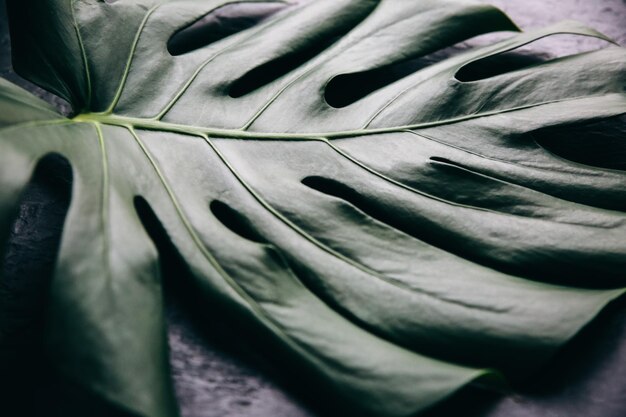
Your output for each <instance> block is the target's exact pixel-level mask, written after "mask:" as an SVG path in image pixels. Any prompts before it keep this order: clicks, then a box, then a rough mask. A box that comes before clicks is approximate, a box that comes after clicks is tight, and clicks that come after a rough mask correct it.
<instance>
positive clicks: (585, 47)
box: [455, 34, 609, 82]
mask: <svg viewBox="0 0 626 417" xmlns="http://www.w3.org/2000/svg"><path fill="white" fill-rule="evenodd" d="M608 44H609V42H607V41H604V40H601V39H597V38H591V37H586V36H581V35H563V34H557V35H552V36H548V37H545V38H541V39H538V40H536V41H533V42H531V43H529V44H527V45H523V46H521V47H519V48H515V49H513V50H511V51H507V52H503V53H500V54H496V55H492V56H489V57H486V58H482V59H478V60H476V61H474V62H471V63H469V64H467V65H464V66H463V67H461V69H459V70H458V71H457V73H456V74H455V78H456V79H457V80H459V81H461V82H473V81H480V80H485V79H488V78H492V77H496V76H498V75H503V74H506V73H510V72H513V71H519V70H522V69H526V68H530V67H533V66H536V65H541V64H544V63H546V62H548V61H553V60H556V59H559V58H565V57H567V56H573V55H576V54H581V53H584V52H590V51H594V50H598V49H601V48H602V47H605V46H607V45H608Z"/></svg>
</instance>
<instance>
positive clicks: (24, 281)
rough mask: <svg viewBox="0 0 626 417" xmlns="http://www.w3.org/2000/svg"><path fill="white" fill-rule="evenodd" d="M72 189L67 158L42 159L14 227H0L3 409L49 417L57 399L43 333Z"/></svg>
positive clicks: (47, 157)
mask: <svg viewBox="0 0 626 417" xmlns="http://www.w3.org/2000/svg"><path fill="white" fill-rule="evenodd" d="M71 192H72V169H71V167H70V164H69V162H68V161H67V159H65V158H64V157H62V156H61V155H59V154H49V155H47V156H45V157H43V158H42V159H41V160H40V161H39V162H38V164H37V166H36V168H35V170H34V173H33V176H32V178H31V180H30V182H29V183H28V185H27V186H26V188H25V190H24V191H23V193H22V196H21V199H20V202H19V206H18V211H17V213H15V220H14V221H13V223H12V225H10V230H3V231H2V233H3V234H4V233H7V232H8V234H9V235H8V240H7V242H6V245H5V246H4V248H3V249H4V251H3V254H2V265H1V268H0V375H2V378H1V381H0V391H1V392H2V394H3V404H2V407H3V409H4V410H11V409H15V410H20V413H19V415H45V414H47V413H48V412H49V411H50V407H51V405H53V403H55V402H56V401H55V400H56V399H55V396H53V395H52V394H50V387H51V386H52V387H56V386H57V385H58V384H57V381H56V375H53V372H52V370H50V369H48V367H49V364H48V363H47V362H46V361H45V355H44V352H43V332H44V321H45V311H46V300H47V298H48V291H49V286H50V281H51V277H52V273H53V270H54V265H55V262H56V258H57V254H58V251H59V247H60V243H61V233H62V229H63V223H64V222H65V217H66V215H67V211H68V208H69V204H70V200H71ZM5 236H6V235H5ZM33 398H39V399H40V401H32V399H33ZM12 407H15V408H12ZM29 413H32V414H29Z"/></svg>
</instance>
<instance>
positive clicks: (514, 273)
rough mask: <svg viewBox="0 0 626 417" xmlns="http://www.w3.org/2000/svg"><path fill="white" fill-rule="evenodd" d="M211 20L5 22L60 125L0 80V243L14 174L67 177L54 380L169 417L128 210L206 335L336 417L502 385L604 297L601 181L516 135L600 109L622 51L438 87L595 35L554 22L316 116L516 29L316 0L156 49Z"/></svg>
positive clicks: (107, 16)
mask: <svg viewBox="0 0 626 417" xmlns="http://www.w3.org/2000/svg"><path fill="white" fill-rule="evenodd" d="M228 3H235V1H211V0H205V1H199V0H195V1H192V0H188V1H155V0H120V1H117V2H114V3H107V2H103V1H96V0H31V1H29V2H17V1H16V2H13V3H11V4H10V5H9V6H10V9H9V11H10V15H11V19H12V21H13V22H18V21H19V22H22V24H19V25H14V26H13V27H12V36H13V43H14V60H15V62H14V64H15V67H16V68H17V69H18V71H19V72H20V73H21V74H22V75H23V76H25V77H27V78H28V79H30V80H31V81H33V82H35V83H37V84H39V85H41V86H43V87H45V88H46V89H48V90H49V91H52V92H54V93H56V94H58V95H59V96H61V97H63V98H65V99H67V100H68V101H70V103H71V104H72V106H73V108H74V110H75V111H76V114H77V115H76V116H75V117H73V118H70V119H68V118H65V117H63V116H61V115H58V114H56V113H55V112H54V110H52V109H51V108H50V107H49V106H48V105H46V104H44V103H43V102H41V101H39V100H38V99H36V98H35V97H33V96H31V95H29V94H28V93H27V92H25V91H22V90H20V89H19V88H17V87H15V86H12V85H10V84H8V83H7V82H2V83H0V110H1V111H0V123H1V125H0V127H1V130H0V238H1V239H2V241H5V240H6V238H7V235H8V229H9V227H10V223H11V220H12V219H13V216H14V213H15V211H16V209H17V204H18V203H19V196H20V194H21V192H22V191H23V190H24V188H25V186H26V184H27V183H28V181H29V178H30V177H31V175H32V173H33V170H34V167H35V166H36V164H37V162H38V161H39V160H41V158H43V157H44V156H46V155H49V154H59V155H62V156H63V157H65V158H66V159H67V160H68V161H69V162H70V164H71V166H72V170H73V181H74V182H73V192H72V201H71V205H70V208H69V213H68V215H67V218H66V221H65V227H64V232H63V236H62V242H61V248H60V251H59V254H58V261H57V265H56V269H55V272H54V278H53V282H52V287H51V292H50V313H49V320H48V323H47V349H48V353H49V355H50V357H51V360H52V362H53V363H54V364H55V366H56V367H57V368H58V369H59V371H60V372H62V373H64V374H65V375H67V376H68V377H70V378H72V379H74V380H75V381H77V382H78V383H80V384H81V385H83V386H85V387H86V388H88V389H89V390H91V391H93V392H95V393H97V394H98V395H100V396H102V397H103V398H105V399H106V400H108V401H111V402H113V403H115V404H117V405H118V406H120V407H122V408H124V409H127V410H129V411H131V412H132V413H134V414H137V415H141V416H146V417H170V416H175V415H176V414H177V411H176V408H177V407H176V403H175V399H174V396H173V394H172V388H171V383H170V379H169V377H168V366H167V346H166V339H165V326H164V318H163V304H162V289H161V281H160V276H159V266H158V253H157V251H156V248H155V246H154V244H153V243H152V241H151V239H150V238H149V236H148V233H147V232H146V230H145V229H144V227H143V225H142V219H141V218H140V215H139V214H138V211H137V206H138V205H139V206H144V205H145V204H146V203H147V204H148V205H149V207H151V209H152V210H153V211H154V214H155V215H156V217H157V218H158V219H159V221H160V222H161V224H162V225H163V227H164V229H165V230H166V232H167V235H168V238H169V239H170V240H171V242H172V244H173V245H174V247H175V248H176V250H177V251H178V252H179V253H180V255H181V256H182V259H184V262H185V263H186V264H187V266H188V267H189V269H190V271H191V278H189V279H191V280H192V282H191V283H190V285H192V286H193V288H195V289H196V290H197V293H198V294H199V296H200V297H202V299H203V300H204V302H205V303H206V310H207V318H208V319H210V320H227V321H228V322H229V323H230V324H231V326H233V327H234V328H236V329H241V331H242V332H246V333H248V332H250V333H251V334H254V337H255V339H254V340H257V341H259V343H262V344H263V346H269V347H270V348H271V349H272V350H274V351H276V352H277V353H278V354H279V355H280V356H281V358H282V359H283V360H284V361H285V363H288V364H290V366H293V369H295V370H296V372H299V373H301V374H302V375H303V377H304V378H306V379H307V380H308V381H309V382H310V383H311V382H315V383H317V385H318V386H319V387H320V389H321V390H322V392H325V393H327V394H328V395H330V396H331V397H332V398H333V399H334V400H336V401H338V402H339V403H340V404H343V405H344V406H346V407H349V409H350V410H352V413H353V415H361V414H371V415H378V416H408V415H412V414H415V413H418V412H420V411H422V410H424V409H426V408H428V407H430V406H431V405H433V404H435V403H437V402H439V401H441V400H442V399H444V398H446V397H448V396H450V395H451V394H452V393H453V392H455V391H456V390H458V389H459V388H460V387H462V386H464V385H466V384H469V383H480V384H484V385H488V386H497V385H498V384H500V383H501V381H502V379H501V376H503V377H504V378H507V379H510V380H518V379H522V378H525V377H528V376H530V375H532V373H533V372H534V371H535V370H537V368H538V367H540V366H541V365H542V364H543V363H544V362H545V361H546V360H547V359H548V358H549V357H550V356H551V355H552V354H554V352H555V351H556V350H557V349H558V348H559V347H561V346H562V345H563V344H564V343H566V342H567V341H568V340H569V339H570V338H571V337H572V336H573V335H574V334H576V333H577V332H578V331H579V330H580V329H581V328H582V327H583V326H585V325H586V324H587V323H588V322H589V321H590V320H591V319H592V318H593V317H594V316H595V315H596V314H597V313H598V312H599V311H600V310H601V309H602V308H603V307H604V306H605V305H606V304H607V303H608V302H610V301H611V300H613V299H614V298H616V297H618V296H619V295H620V294H622V292H623V290H622V289H621V287H622V286H623V285H624V281H625V276H624V271H625V270H626V216H625V214H624V211H625V210H626V203H625V202H626V174H625V173H624V172H622V171H618V170H608V169H600V168H593V167H589V166H584V165H581V164H578V163H574V162H570V161H567V160H564V159H561V158H558V157H556V156H555V155H552V154H550V153H548V152H547V151H546V150H545V149H543V148H542V147H540V146H539V145H538V144H537V143H536V142H535V141H534V140H533V139H532V136H531V135H529V133H531V132H533V131H536V130H538V129H541V128H545V127H549V126H559V125H565V124H574V123H580V122H584V121H588V120H593V119H599V118H605V117H610V116H614V115H619V114H621V113H625V112H626V93H625V91H626V90H625V86H626V51H625V50H624V49H622V48H620V47H618V46H613V45H612V46H609V47H607V48H605V49H602V50H598V51H595V52H589V53H584V54H578V55H574V56H569V57H565V58H560V59H555V60H552V61H548V62H545V63H541V64H537V65H534V66H530V67H527V68H522V69H518V70H513V71H510V72H505V73H503V74H498V75H494V76H491V77H487V78H483V79H480V80H476V81H468V82H463V81H459V79H457V78H456V74H457V73H459V71H461V70H462V69H463V68H465V67H466V66H467V65H469V64H470V63H474V62H478V61H480V60H483V59H486V58H488V57H492V56H495V55H498V54H501V53H503V52H505V51H510V50H512V49H515V48H518V47H520V46H522V45H525V44H527V43H529V42H532V41H535V40H537V39H539V38H542V37H545V36H550V35H553V34H558V33H572V34H579V35H584V36H593V37H598V38H603V39H604V37H603V36H602V35H601V34H599V33H597V32H595V31H593V30H591V29H588V28H585V27H583V26H581V25H579V24H577V23H574V22H564V23H560V24H557V25H555V26H552V27H550V28H547V29H541V30H537V31H535V32H529V33H511V34H510V36H509V37H508V38H506V39H505V40H502V41H499V42H496V43H493V44H490V45H487V46H484V47H479V48H475V49H471V50H468V51H466V52H463V53H461V54H458V55H456V56H453V57H451V58H448V59H444V60H442V61H440V62H438V63H435V64H432V65H430V66H426V67H425V68H422V69H420V70H417V71H415V72H413V73H411V74H408V75H406V76H404V77H402V78H400V79H398V80H396V81H395V82H392V83H390V84H388V85H384V86H381V87H380V88H377V89H376V88H374V91H371V90H372V89H371V88H370V89H369V90H368V91H371V92H370V93H369V94H367V95H365V96H364V97H361V98H359V99H357V100H356V101H355V102H354V103H352V104H349V105H346V106H344V107H341V108H334V107H332V106H330V105H329V104H328V103H327V102H326V101H325V94H326V93H327V88H331V87H330V86H331V84H334V85H337V84H339V85H341V83H342V82H345V80H346V79H348V78H349V77H350V75H349V74H363V73H367V72H368V71H371V70H381V69H385V68H391V67H390V66H391V65H392V64H395V63H398V62H401V61H405V60H408V59H412V58H417V57H423V56H426V55H428V54H431V53H433V52H436V51H438V50H441V49H443V48H445V47H447V46H450V45H453V44H455V43H457V42H459V41H462V40H465V39H468V38H470V37H473V36H476V35H479V34H483V33H489V32H494V31H505V30H508V31H517V30H518V29H517V27H516V26H515V25H514V24H513V23H512V22H511V21H510V20H509V18H508V17H507V16H506V15H504V14H503V13H502V12H500V11H499V10H497V9H496V8H494V7H491V6H487V5H484V4H479V3H474V2H471V1H461V0H423V1H411V2H409V1H406V0H382V1H373V0H371V1H365V0H317V1H313V2H307V3H303V4H293V5H289V6H288V7H286V8H285V9H284V10H283V11H281V12H279V13H278V14H276V15H275V16H273V17H272V18H270V19H268V20H266V21H264V22H263V23H261V24H259V25H257V26H255V27H253V28H250V29H247V30H244V31H242V32H240V33H237V34H234V35H232V36H229V37H227V38H224V39H222V40H219V41H216V42H214V43H211V44H209V45H206V46H203V47H200V48H198V49H196V50H193V51H190V52H188V53H185V54H182V55H177V56H172V55H171V54H170V53H169V52H168V49H167V44H168V41H169V39H170V38H171V37H172V36H173V35H174V34H175V33H177V31H179V30H180V29H181V28H184V27H186V26H188V25H190V24H191V23H193V22H195V21H196V20H198V19H200V18H201V17H203V16H204V15H206V14H207V13H209V12H211V11H212V10H215V9H217V8H219V7H221V6H223V5H225V4H228ZM480 62H482V61H480ZM344 74H348V76H344V77H339V76H340V75H344ZM336 77H338V78H336ZM331 80H334V81H333V83H331ZM363 88H364V89H365V88H366V86H364V87H363Z"/></svg>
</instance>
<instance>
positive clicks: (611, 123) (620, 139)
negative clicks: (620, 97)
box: [533, 116, 626, 171]
mask: <svg viewBox="0 0 626 417" xmlns="http://www.w3.org/2000/svg"><path fill="white" fill-rule="evenodd" d="M533 137H534V138H535V140H536V141H537V143H538V144H539V145H540V146H541V147H543V148H545V149H547V150H548V151H549V152H551V153H553V154H555V155H557V156H559V157H561V158H564V159H567V160H570V161H573V162H577V163H580V164H584V165H590V166H594V167H599V168H606V169H616V170H622V171H626V116H621V117H615V118H611V119H607V120H602V121H599V122H598V121H596V122H592V123H585V124H581V125H569V126H563V127H558V128H550V129H544V130H540V131H537V132H535V133H533Z"/></svg>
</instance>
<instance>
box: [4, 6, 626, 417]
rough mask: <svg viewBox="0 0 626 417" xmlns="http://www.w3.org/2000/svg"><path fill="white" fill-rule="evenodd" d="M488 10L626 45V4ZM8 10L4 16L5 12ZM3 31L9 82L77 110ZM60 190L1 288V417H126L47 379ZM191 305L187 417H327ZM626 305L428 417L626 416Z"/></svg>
mask: <svg viewBox="0 0 626 417" xmlns="http://www.w3.org/2000/svg"><path fill="white" fill-rule="evenodd" d="M23 1H26V0H23ZM490 2H492V3H494V4H497V5H499V6H501V7H502V8H503V9H505V10H506V11H507V12H509V13H510V15H511V16H512V17H513V18H514V20H516V22H518V24H520V25H521V26H522V27H523V28H533V27H540V26H545V25H547V24H550V23H552V22H555V21H558V20H562V19H577V20H580V21H583V22H585V23H588V24H590V25H591V26H594V27H596V28H597V29H600V30H601V31H604V32H605V33H606V34H608V35H610V36H612V37H613V38H614V39H616V40H617V41H619V42H621V43H622V44H623V45H626V2H625V1H624V0H586V1H585V0H525V1H519V0H491V1H490ZM0 7H2V10H4V0H2V1H1V2H0ZM0 25H1V26H0V75H2V76H3V77H5V78H8V79H10V80H12V81H14V82H17V83H19V84H20V85H22V86H24V87H25V88H27V89H29V90H30V91H33V92H34V93H35V94H37V95H39V96H41V97H43V98H45V99H46V100H48V101H50V102H52V103H53V104H55V105H56V106H57V107H58V108H59V109H60V110H61V111H63V112H64V113H68V112H69V108H68V107H67V105H66V104H65V103H64V102H63V101H62V100H59V99H57V98H55V97H53V96H51V95H49V94H47V93H45V92H43V91H42V90H40V89H38V88H36V87H34V86H33V85H32V84H30V83H28V82H25V81H24V80H21V79H20V78H19V77H18V76H16V75H15V74H13V73H12V71H11V67H10V57H9V39H8V32H7V28H6V19H5V15H4V12H2V16H1V19H0ZM599 45H600V44H598V42H596V41H592V40H588V39H581V38H576V37H562V39H560V40H551V41H548V42H542V43H541V44H537V45H534V46H533V47H532V48H530V50H531V51H532V52H533V53H541V54H546V50H549V53H547V55H551V56H554V55H563V54H567V53H573V52H576V51H579V50H585V49H589V48H594V47H597V46H599ZM623 125H624V123H622V126H623ZM613 127H614V126H613ZM60 188H61V189H62V188H63V181H60V182H59V181H57V182H54V181H53V182H52V183H50V182H46V181H43V182H40V183H35V184H33V185H32V186H31V188H30V189H29V191H28V192H27V194H26V196H25V198H24V202H23V204H22V209H21V211H20V214H19V217H18V220H17V221H16V223H15V226H14V231H13V232H14V233H13V238H12V241H11V243H10V247H9V251H8V255H7V256H6V259H7V262H6V266H5V269H6V270H7V271H6V272H7V273H6V274H5V279H4V280H3V282H0V318H2V319H1V320H0V338H2V337H4V340H5V341H6V340H7V338H8V337H10V338H11V339H12V340H13V343H11V344H10V345H11V346H9V347H6V346H2V347H1V348H0V356H2V357H4V358H5V359H6V358H8V357H11V364H10V366H9V371H7V372H5V373H4V374H3V375H1V376H0V380H3V382H4V385H0V393H5V396H4V398H2V396H1V395H0V414H3V408H2V407H3V403H7V402H8V403H12V406H14V407H16V408H14V409H13V410H14V411H12V412H10V414H5V415H8V416H13V415H14V416H40V415H41V416H43V415H46V416H50V415H59V416H61V415H63V416H68V415H70V414H72V413H74V414H76V415H83V416H89V417H94V416H96V415H100V416H109V417H110V416H113V415H117V414H116V413H115V412H114V411H112V410H107V409H105V408H103V409H102V410H100V411H98V410H96V408H98V407H99V406H98V405H96V403H94V402H93V401H92V400H91V399H89V398H88V397H85V398H87V400H85V399H83V400H82V401H83V402H84V403H86V405H85V404H83V406H75V405H74V404H72V402H77V403H79V402H80V400H79V399H77V398H78V397H80V396H81V395H83V397H84V394H82V393H80V392H79V393H78V394H77V393H76V392H75V390H73V389H72V388H69V389H62V390H60V391H59V387H58V385H59V382H58V381H57V380H56V379H55V377H54V376H52V375H49V371H48V368H47V367H46V364H45V361H43V360H42V359H41V357H40V356H41V355H40V354H41V352H40V350H39V347H38V346H39V342H40V336H39V335H38V332H39V331H40V329H41V321H42V317H43V314H45V306H43V301H44V298H45V277H46V275H47V273H48V272H49V267H50V265H51V262H52V261H53V258H54V247H55V242H57V241H58V236H59V233H60V230H61V226H62V219H63V209H64V207H65V206H66V202H65V201H64V197H63V192H62V191H59V189H60ZM173 273H175V272H173ZM184 299H185V298H184V296H181V295H180V293H179V292H177V291H176V290H174V289H172V291H170V294H169V295H168V300H167V306H168V323H169V343H170V349H171V354H170V363H171V367H172V377H173V380H174V383H175V387H176V393H177V395H178V398H179V402H180V406H181V413H182V415H183V416H184V417H218V416H220V417H305V416H315V415H317V416H319V415H322V414H323V412H322V411H320V410H321V408H320V404H319V403H321V402H323V401H324V400H323V399H316V398H315V395H314V394H313V395H309V396H303V395H301V393H302V392H307V391H312V392H314V391H315V389H314V387H306V386H303V385H302V383H301V381H298V380H296V379H295V378H293V377H286V376H285V375H284V372H282V370H281V369H279V368H278V367H276V366H272V364H271V362H268V361H267V360H265V359H264V358H263V357H261V356H259V355H258V354H257V352H256V351H257V350H256V346H254V342H253V341H252V340H248V339H246V337H245V335H238V334H236V332H234V331H232V330H231V329H228V328H224V327H223V326H221V324H220V323H222V321H223V320H222V318H220V317H215V323H206V322H202V323H199V322H197V321H196V320H194V318H193V317H194V314H193V311H191V310H190V308H188V306H187V305H186V303H185V301H184ZM623 304H624V303H621V304H619V305H617V306H615V307H613V308H612V309H611V310H610V311H608V312H607V313H606V314H604V315H603V317H601V319H600V320H598V322H597V323H596V324H595V325H594V326H592V327H591V328H590V329H588V330H587V331H586V332H584V333H583V334H582V335H581V337H579V338H578V339H577V340H575V341H574V342H573V343H572V344H571V345H570V346H568V347H567V348H566V349H565V350H564V351H563V352H562V354H560V355H559V356H558V357H557V358H556V359H555V361H553V363H551V364H549V366H547V368H546V370H545V372H542V373H541V374H540V375H538V376H537V378H535V379H533V380H532V381H530V382H529V383H528V384H526V385H524V386H522V387H519V388H517V389H516V393H515V394H509V395H504V394H503V395H499V394H490V393H485V392H481V391H479V390H475V389H468V390H464V391H463V392H461V393H460V394H459V395H457V396H455V397H454V398H452V399H451V400H450V401H449V402H447V403H446V404H444V405H443V406H441V407H438V408H436V409H434V410H433V411H432V412H431V413H430V417H448V416H451V417H452V416H454V417H456V416H463V417H474V416H476V417H478V416H484V417H623V416H625V415H626V382H624V381H626V308H624V306H623ZM7 319H10V320H7ZM0 362H1V358H0ZM1 370H2V368H1V367H0V371H1ZM0 374H2V372H0ZM68 392H69V394H68ZM7 393H10V394H7ZM51 393H52V394H51ZM9 397H11V398H9ZM57 397H58V398H57ZM59 398H61V400H59ZM81 407H83V408H81ZM72 410H74V411H72ZM76 410H83V411H76ZM84 410H89V411H87V412H85V411H84Z"/></svg>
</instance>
